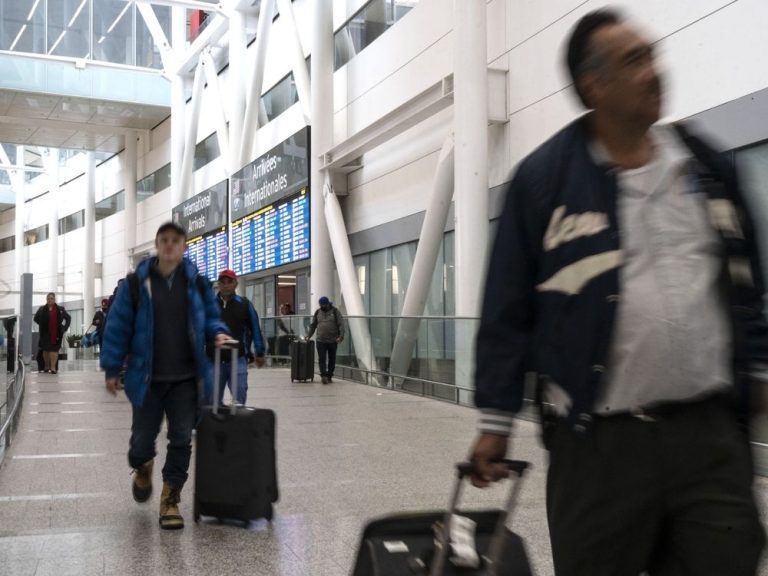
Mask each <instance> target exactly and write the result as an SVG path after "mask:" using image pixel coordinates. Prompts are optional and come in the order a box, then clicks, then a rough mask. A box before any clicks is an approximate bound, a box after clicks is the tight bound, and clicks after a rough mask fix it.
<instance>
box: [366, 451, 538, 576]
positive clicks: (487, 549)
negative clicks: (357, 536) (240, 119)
mask: <svg viewBox="0 0 768 576" xmlns="http://www.w3.org/2000/svg"><path fill="white" fill-rule="evenodd" d="M504 463H506V464H507V465H508V466H509V469H510V470H511V471H512V472H513V473H514V474H515V475H517V479H516V480H515V481H514V482H513V485H512V489H511V490H510V495H509V500H508V502H507V507H506V509H504V510H484V511H479V512H464V511H457V510H456V506H457V504H458V499H459V494H460V493H461V486H462V484H463V480H464V478H465V477H466V476H468V475H469V474H470V473H471V471H472V465H471V464H459V465H458V466H457V469H458V478H457V481H456V486H455V489H454V493H453V498H452V500H451V505H450V507H449V509H448V511H447V512H446V511H434V512H420V513H414V514H398V515H393V516H388V517H386V518H381V519H379V520H374V521H372V522H370V523H369V524H368V525H367V526H366V527H365V530H364V532H363V536H362V538H361V542H360V547H359V550H358V555H357V561H356V562H355V568H354V571H353V572H352V576H408V575H414V574H420V575H423V576H531V567H530V564H529V562H528V556H527V554H526V552H525V547H524V545H523V541H522V539H521V538H520V536H518V535H517V534H515V533H514V532H511V531H510V530H508V529H507V527H506V521H507V518H508V517H509V514H510V513H511V511H512V508H513V506H514V503H515V501H516V499H517V494H518V492H519V488H520V482H519V480H520V478H522V475H523V473H524V472H525V470H526V469H527V467H528V463H527V462H521V461H518V460H504ZM454 513H455V514H457V515H458V516H461V517H463V518H468V519H469V520H471V521H472V522H474V523H475V526H474V530H475V535H474V546H470V548H474V551H475V552H476V553H477V558H476V560H477V565H476V566H475V565H471V563H470V565H457V564H456V563H454V559H453V556H461V557H464V554H459V553H458V549H459V547H462V546H463V548H464V550H466V547H467V540H466V539H462V538H460V537H457V538H456V539H455V540H454V539H453V538H451V537H450V536H449V534H448V532H449V530H446V527H447V526H449V519H450V518H451V517H452V516H453V514H454ZM459 536H460V535H459ZM446 542H451V544H450V545H446V544H445V543H446ZM457 562H458V560H457ZM458 563H459V564H461V562H458Z"/></svg>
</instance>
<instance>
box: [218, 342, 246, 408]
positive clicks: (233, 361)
mask: <svg viewBox="0 0 768 576" xmlns="http://www.w3.org/2000/svg"><path fill="white" fill-rule="evenodd" d="M222 348H223V349H225V350H230V351H231V354H232V356H231V357H230V367H231V374H230V377H229V381H230V386H231V387H232V390H237V352H238V350H239V349H240V342H239V341H238V340H235V339H234V338H230V339H229V340H227V341H225V342H224V343H223V344H222V346H221V347H219V346H216V347H215V348H214V351H213V402H212V404H213V409H212V412H213V414H214V416H218V414H219V383H220V382H221V350H222ZM233 395H234V393H233ZM236 404H237V402H236V401H235V400H234V399H233V401H232V405H231V406H230V413H231V414H234V413H235V412H236V410H237V407H236Z"/></svg>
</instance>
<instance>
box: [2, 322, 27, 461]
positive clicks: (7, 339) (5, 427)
mask: <svg viewBox="0 0 768 576" xmlns="http://www.w3.org/2000/svg"><path fill="white" fill-rule="evenodd" d="M17 341H18V323H17V322H16V316H8V317H6V318H3V319H2V322H0V361H2V363H3V366H4V368H5V370H3V371H2V372H4V373H5V375H4V376H0V378H2V382H3V384H2V394H0V463H2V461H3V458H4V457H5V453H6V451H7V449H8V448H9V447H10V445H11V441H12V440H13V436H14V435H15V434H16V430H17V429H18V427H19V418H20V415H21V411H20V410H19V407H20V406H21V403H22V401H23V399H24V378H25V375H26V370H25V367H24V364H23V363H22V362H21V357H20V356H19V355H18V354H17V350H16V342H17Z"/></svg>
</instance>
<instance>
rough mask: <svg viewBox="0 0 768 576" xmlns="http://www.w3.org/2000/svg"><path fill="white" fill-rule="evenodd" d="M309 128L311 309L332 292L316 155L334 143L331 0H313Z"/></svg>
mask: <svg viewBox="0 0 768 576" xmlns="http://www.w3.org/2000/svg"><path fill="white" fill-rule="evenodd" d="M313 7H314V15H313V19H312V22H313V23H314V30H313V32H314V33H313V39H312V60H311V61H310V62H311V66H312V130H311V144H310V152H311V160H310V184H311V187H310V204H311V206H310V215H311V216H310V218H311V222H310V234H311V238H310V243H311V246H312V261H311V267H310V274H311V277H310V293H311V294H310V309H312V307H314V306H315V305H316V304H317V300H318V298H320V296H324V295H325V296H330V295H331V294H332V293H333V252H332V249H331V240H330V238H329V237H328V225H327V223H326V220H325V210H324V201H323V188H324V186H325V184H326V177H327V175H326V173H325V171H324V170H322V169H321V162H320V159H319V155H320V154H322V153H323V152H325V151H326V150H328V149H329V148H330V147H331V145H332V144H333V1H332V0H315V2H313Z"/></svg>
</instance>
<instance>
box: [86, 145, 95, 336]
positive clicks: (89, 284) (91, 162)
mask: <svg viewBox="0 0 768 576" xmlns="http://www.w3.org/2000/svg"><path fill="white" fill-rule="evenodd" d="M84 220H85V222H84V223H85V254H84V257H85V261H84V264H83V323H88V322H90V321H91V315H92V314H93V311H94V310H93V297H94V294H93V293H94V283H95V281H96V279H95V278H94V276H95V270H96V158H95V156H94V154H93V152H88V153H87V161H86V165H85V218H84Z"/></svg>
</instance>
